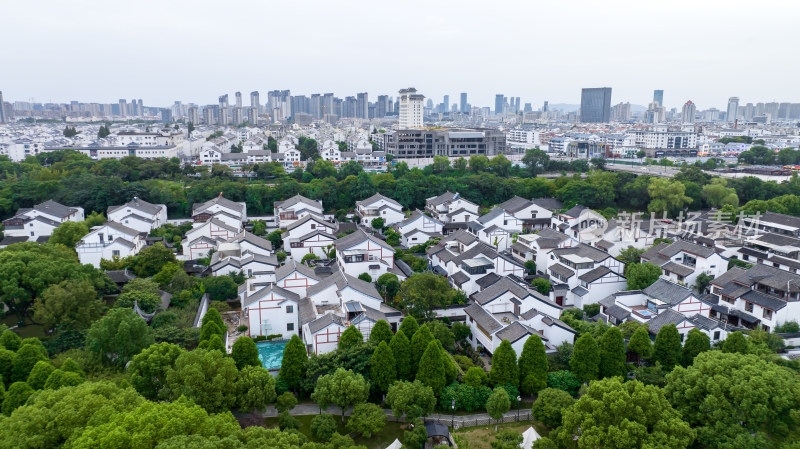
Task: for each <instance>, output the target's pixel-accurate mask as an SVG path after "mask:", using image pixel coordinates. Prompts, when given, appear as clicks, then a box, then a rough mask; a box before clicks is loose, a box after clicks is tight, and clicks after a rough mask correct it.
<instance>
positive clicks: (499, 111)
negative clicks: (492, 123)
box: [494, 94, 506, 116]
mask: <svg viewBox="0 0 800 449" xmlns="http://www.w3.org/2000/svg"><path fill="white" fill-rule="evenodd" d="M505 103H506V97H504V96H503V94H497V95H495V96H494V115H498V116H500V115H503V107H504V106H505Z"/></svg>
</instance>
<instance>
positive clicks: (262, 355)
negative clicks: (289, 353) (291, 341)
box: [256, 341, 286, 370]
mask: <svg viewBox="0 0 800 449" xmlns="http://www.w3.org/2000/svg"><path fill="white" fill-rule="evenodd" d="M256 346H257V347H258V358H259V359H260V360H261V366H263V367H264V368H266V369H270V370H276V369H280V367H281V361H283V348H284V347H286V342H285V341H260V342H258V343H256Z"/></svg>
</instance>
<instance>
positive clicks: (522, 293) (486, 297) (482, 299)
mask: <svg viewBox="0 0 800 449" xmlns="http://www.w3.org/2000/svg"><path fill="white" fill-rule="evenodd" d="M506 292H510V293H511V294H512V295H514V296H515V297H516V298H515V299H516V301H515V300H514V299H512V301H513V302H515V303H516V304H519V303H520V301H519V299H522V298H524V297H526V296H528V295H529V293H528V290H526V289H525V288H522V287H521V286H520V285H519V284H517V283H516V282H514V281H512V280H510V279H508V278H505V277H504V278H500V280H499V281H497V282H495V283H494V284H492V285H490V286H488V287H486V288H485V289H483V290H481V291H479V292H478V293H475V294H474V295H472V299H474V300H475V302H477V303H478V304H486V303H487V302H490V301H491V300H493V299H495V298H497V297H498V296H501V295H503V294H505V293H506Z"/></svg>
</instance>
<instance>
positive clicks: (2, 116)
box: [0, 91, 6, 123]
mask: <svg viewBox="0 0 800 449" xmlns="http://www.w3.org/2000/svg"><path fill="white" fill-rule="evenodd" d="M5 122H6V104H5V103H4V102H3V91H0V123H5Z"/></svg>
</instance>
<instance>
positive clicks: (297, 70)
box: [0, 0, 800, 109]
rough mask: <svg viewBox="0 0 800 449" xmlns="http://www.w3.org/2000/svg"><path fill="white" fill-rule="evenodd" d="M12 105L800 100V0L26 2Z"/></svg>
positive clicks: (8, 55) (9, 37) (16, 17)
mask: <svg viewBox="0 0 800 449" xmlns="http://www.w3.org/2000/svg"><path fill="white" fill-rule="evenodd" d="M0 17H2V22H0V42H2V45H0V90H2V91H3V94H4V96H5V99H6V101H9V100H10V101H14V100H28V99H30V98H33V99H34V100H35V101H50V100H52V101H57V102H68V101H70V100H79V101H85V102H102V103H108V102H116V101H117V100H118V99H119V98H120V97H125V98H127V99H131V98H142V99H144V104H145V105H153V106H155V105H161V106H164V105H169V104H172V102H173V101H175V100H181V101H183V102H195V103H200V104H209V103H215V102H216V101H217V97H218V96H219V95H221V94H223V93H229V94H230V96H231V102H232V101H233V93H234V92H235V91H241V92H242V94H243V96H244V103H245V104H246V105H247V104H249V93H250V91H253V90H259V91H260V92H261V95H262V102H263V101H264V99H265V98H266V92H267V91H268V90H273V89H291V91H292V94H306V95H309V94H311V93H316V92H334V93H335V94H336V96H339V97H342V98H343V97H345V96H347V95H355V93H357V92H363V91H366V92H369V95H370V100H372V101H374V99H375V98H376V97H377V95H380V94H389V95H396V94H397V90H398V89H400V88H403V87H408V86H414V87H416V88H417V89H418V90H419V91H420V92H421V93H422V94H424V95H426V96H427V97H430V98H432V99H433V100H434V102H435V103H439V102H441V101H442V95H444V94H450V102H451V103H454V102H457V101H458V95H459V93H460V92H468V93H469V101H470V103H472V104H473V105H480V106H492V107H493V106H494V95H495V94H497V93H502V94H505V95H506V96H514V97H516V96H519V97H521V98H522V103H526V102H530V103H532V104H533V105H534V109H536V108H538V107H540V106H541V103H542V102H543V101H544V100H549V101H550V103H579V102H580V89H581V87H601V86H610V87H612V88H613V94H612V103H618V102H620V101H630V102H631V103H634V104H642V105H646V104H647V103H648V102H649V101H652V91H653V89H664V91H665V92H664V103H665V106H667V107H668V108H670V107H678V108H679V107H680V106H681V105H682V104H683V103H684V102H685V101H686V100H689V99H691V100H693V101H694V102H695V103H696V104H697V106H698V109H705V108H708V107H712V106H714V107H718V108H724V107H725V105H726V103H727V99H728V97H730V96H738V97H740V99H741V102H742V103H746V102H753V103H756V102H759V101H764V102H767V101H773V100H775V101H789V102H800V88H798V78H799V77H798V73H800V58H798V56H797V52H798V41H800V38H798V32H797V19H798V17H800V1H797V0H761V1H758V2H752V1H742V0H727V1H717V0H691V1H684V0H669V1H658V2H657V1H647V0H639V1H609V0H606V1H596V0H587V1H584V0H569V1H566V0H562V1H542V0H536V1H534V0H524V1H516V2H511V1H500V0H489V1H471V0H460V1H436V0H428V1H417V0H402V1H392V2H385V1H380V0H378V1H376V0H372V1H346V0H339V1H331V0H327V1H309V0H289V1H267V0H260V1H256V0H251V1H235V0H224V1H222V0H212V1H206V0H192V1H182V0H180V1H178V0H157V1H156V0H154V1H151V0H137V1H136V2H121V1H108V0H104V1H94V0H74V1H63V0H54V1H35V0H25V1H12V0H3V1H2V3H1V4H0Z"/></svg>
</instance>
